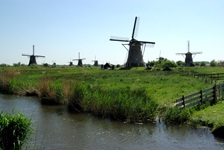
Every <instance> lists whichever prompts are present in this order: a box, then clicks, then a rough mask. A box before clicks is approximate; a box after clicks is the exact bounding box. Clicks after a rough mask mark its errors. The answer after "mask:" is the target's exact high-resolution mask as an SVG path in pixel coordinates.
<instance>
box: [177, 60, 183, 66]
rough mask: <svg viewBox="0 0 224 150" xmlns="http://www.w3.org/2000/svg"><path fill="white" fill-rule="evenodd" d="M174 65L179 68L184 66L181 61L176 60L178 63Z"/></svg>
mask: <svg viewBox="0 0 224 150" xmlns="http://www.w3.org/2000/svg"><path fill="white" fill-rule="evenodd" d="M176 64H177V66H179V67H183V66H184V62H183V61H181V60H178V61H177V62H176Z"/></svg>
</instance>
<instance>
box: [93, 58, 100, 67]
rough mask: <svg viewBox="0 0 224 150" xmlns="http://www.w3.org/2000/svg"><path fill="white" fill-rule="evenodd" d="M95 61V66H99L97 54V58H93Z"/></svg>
mask: <svg viewBox="0 0 224 150" xmlns="http://www.w3.org/2000/svg"><path fill="white" fill-rule="evenodd" d="M93 62H94V64H93V66H96V67H97V66H98V65H99V64H98V60H96V56H95V59H94V60H93Z"/></svg>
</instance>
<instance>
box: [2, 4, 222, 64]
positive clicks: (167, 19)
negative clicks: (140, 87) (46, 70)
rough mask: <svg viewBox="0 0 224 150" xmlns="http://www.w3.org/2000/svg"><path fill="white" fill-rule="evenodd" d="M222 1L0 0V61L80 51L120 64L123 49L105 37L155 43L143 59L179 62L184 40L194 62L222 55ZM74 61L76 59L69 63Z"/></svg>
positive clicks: (63, 59) (59, 58)
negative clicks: (136, 30)
mask: <svg viewBox="0 0 224 150" xmlns="http://www.w3.org/2000/svg"><path fill="white" fill-rule="evenodd" d="M223 8H224V1H223V0H203V1H202V0H128V1H127V0H0V64H2V63H5V64H9V65H12V64H13V63H18V62H20V63H23V64H28V62H29V58H28V57H25V56H22V54H32V47H33V45H35V54H36V55H43V56H45V58H37V63H38V64H43V63H48V64H53V62H55V63H56V64H61V65H64V64H65V65H66V64H69V63H68V62H69V61H71V60H72V59H77V58H78V53H80V55H81V58H85V60H83V63H84V64H93V60H94V59H95V58H96V59H97V60H98V61H99V63H100V64H102V63H106V62H109V63H111V64H124V63H125V62H126V59H127V54H128V51H127V50H126V49H125V48H124V47H123V46H122V42H115V41H110V40H109V39H110V37H111V36H117V37H124V38H129V39H131V35H132V30H133V25H134V19H135V17H136V16H138V17H139V25H138V32H137V36H136V39H137V40H143V41H150V42H155V43H156V44H155V45H154V46H149V47H146V49H145V52H144V55H143V59H144V61H145V62H147V61H152V60H156V58H158V57H159V56H161V57H164V58H167V59H169V60H173V61H178V60H182V61H184V57H183V56H182V55H176V53H185V52H187V41H188V40H189V41H190V51H191V52H202V54H198V55H195V57H193V60H194V61H211V60H216V61H219V60H224V44H223V43H224V17H223V14H224V9H223ZM73 63H74V64H77V63H78V62H77V61H74V62H73Z"/></svg>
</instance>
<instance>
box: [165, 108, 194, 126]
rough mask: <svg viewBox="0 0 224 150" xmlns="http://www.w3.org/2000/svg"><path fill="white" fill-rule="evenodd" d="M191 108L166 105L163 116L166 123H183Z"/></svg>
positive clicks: (187, 117)
mask: <svg viewBox="0 0 224 150" xmlns="http://www.w3.org/2000/svg"><path fill="white" fill-rule="evenodd" d="M193 110H194V109H193V108H184V109H183V108H179V107H168V108H166V109H165V112H164V116H163V118H164V120H165V122H167V123H173V124H180V123H184V122H186V121H188V120H189V119H190V117H191V114H192V113H193Z"/></svg>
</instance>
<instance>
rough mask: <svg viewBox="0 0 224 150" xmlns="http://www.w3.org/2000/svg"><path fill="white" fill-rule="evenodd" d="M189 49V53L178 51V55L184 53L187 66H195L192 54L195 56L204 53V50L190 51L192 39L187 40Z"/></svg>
mask: <svg viewBox="0 0 224 150" xmlns="http://www.w3.org/2000/svg"><path fill="white" fill-rule="evenodd" d="M187 49H188V52H187V53H176V55H183V56H184V55H185V66H187V67H191V66H194V63H193V58H192V55H194V56H195V55H196V54H202V52H193V53H191V52H190V41H188V42H187Z"/></svg>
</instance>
